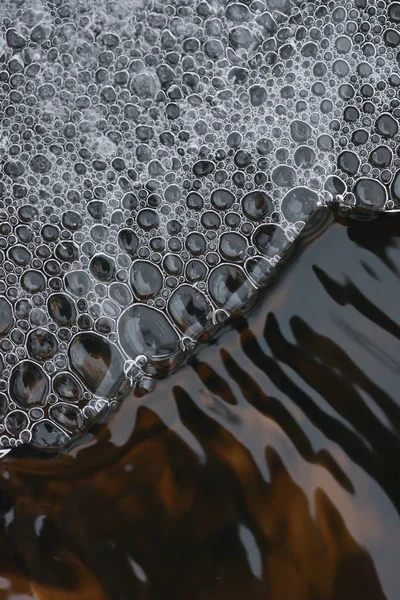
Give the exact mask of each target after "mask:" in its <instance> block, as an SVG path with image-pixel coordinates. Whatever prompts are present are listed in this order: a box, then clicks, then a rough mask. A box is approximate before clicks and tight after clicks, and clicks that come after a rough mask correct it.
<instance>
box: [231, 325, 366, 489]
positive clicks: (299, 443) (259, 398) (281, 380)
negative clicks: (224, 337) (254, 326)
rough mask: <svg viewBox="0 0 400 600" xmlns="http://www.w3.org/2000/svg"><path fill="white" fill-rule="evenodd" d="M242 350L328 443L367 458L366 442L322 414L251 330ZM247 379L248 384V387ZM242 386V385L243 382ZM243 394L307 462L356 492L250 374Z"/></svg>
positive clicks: (236, 369)
mask: <svg viewBox="0 0 400 600" xmlns="http://www.w3.org/2000/svg"><path fill="white" fill-rule="evenodd" d="M241 347H242V351H243V352H244V354H245V355H246V357H247V358H248V359H250V360H251V361H252V363H253V364H254V366H256V367H258V368H259V369H260V371H261V372H262V373H264V374H265V375H266V376H267V377H268V378H269V379H270V380H271V382H272V383H273V384H274V385H275V386H276V387H277V388H278V389H280V390H281V391H282V392H283V393H284V394H285V395H286V396H287V397H288V398H290V401H291V402H293V403H294V404H296V405H297V406H298V407H299V408H300V409H301V410H302V411H304V412H305V414H306V415H307V417H308V418H309V419H310V421H311V422H312V423H313V424H314V426H316V427H317V428H319V429H321V430H322V431H323V432H324V435H326V437H327V438H328V439H332V440H333V441H338V440H340V443H341V445H342V446H343V447H344V448H345V447H346V446H347V452H348V454H349V455H351V453H352V452H353V451H354V450H358V451H359V452H364V453H365V454H366V451H367V449H366V446H365V444H364V443H363V441H362V440H360V438H358V437H357V436H355V435H354V433H352V432H351V430H350V429H349V428H347V427H346V426H345V425H343V424H342V423H340V422H339V421H337V420H336V419H334V418H333V417H330V416H329V415H327V414H326V413H325V412H324V411H323V410H321V409H320V408H319V407H318V406H317V405H316V404H315V403H314V402H313V401H312V400H311V398H310V397H309V396H308V395H307V394H306V393H305V392H304V391H303V390H301V388H299V387H298V386H297V385H296V384H295V383H294V382H293V381H292V380H291V379H290V378H289V377H288V376H287V375H286V374H285V373H284V371H283V370H282V369H281V367H279V364H278V362H277V361H275V360H273V359H272V358H271V357H269V356H267V355H266V354H265V353H264V352H263V350H262V348H261V346H260V344H259V343H258V341H257V338H256V337H255V336H254V334H253V333H252V332H251V330H250V329H245V330H244V332H243V333H242V335H241ZM225 354H226V356H225V358H224V362H225V365H226V368H227V370H228V371H229V373H230V376H231V377H232V379H234V380H235V379H236V378H237V377H238V373H240V372H241V370H240V368H239V366H238V365H237V363H235V364H233V363H234V361H233V360H232V359H230V360H228V358H230V357H229V354H228V353H227V352H225ZM221 355H222V352H221ZM239 379H240V378H239ZM245 379H246V384H245V385H244V381H245ZM238 385H240V383H239V382H238ZM241 392H242V393H243V396H244V397H246V399H247V401H248V402H249V404H251V405H252V406H254V407H255V408H257V410H259V411H260V412H261V413H262V414H264V415H265V416H267V417H269V418H271V419H273V420H274V421H275V422H276V423H277V424H278V425H279V426H280V427H281V428H282V429H283V430H284V431H285V433H286V434H287V435H288V436H289V437H290V440H291V442H292V443H293V444H294V445H295V447H296V448H297V449H298V451H299V453H300V454H301V456H302V457H303V458H304V459H306V460H308V461H309V462H315V463H317V464H321V466H325V467H326V468H327V469H328V470H329V471H330V473H331V475H332V476H333V477H335V478H336V479H337V481H338V482H339V483H340V484H341V485H342V486H343V487H344V488H345V489H346V490H347V491H348V492H350V493H353V492H354V487H353V485H352V483H351V481H350V480H349V478H348V477H347V476H346V474H345V473H344V472H343V470H342V469H341V468H340V467H339V465H338V464H337V463H336V461H335V460H334V459H333V458H332V457H331V456H330V455H329V454H328V453H326V452H325V451H322V452H319V453H314V451H313V450H312V446H311V444H310V442H309V440H308V439H307V437H306V435H305V433H304V432H303V431H302V430H301V428H300V427H299V425H298V424H297V423H296V421H295V419H294V418H293V417H292V416H291V414H290V413H289V412H288V411H287V409H286V408H285V407H284V406H283V405H282V404H281V403H280V402H279V400H277V399H276V398H272V397H267V396H266V395H265V394H264V393H263V392H262V391H261V389H260V388H259V386H257V384H256V383H255V380H251V382H250V377H249V375H248V374H245V376H244V377H243V381H242V385H241ZM334 431H336V435H332V433H333V432H334ZM346 442H347V443H346ZM365 462H366V461H365Z"/></svg>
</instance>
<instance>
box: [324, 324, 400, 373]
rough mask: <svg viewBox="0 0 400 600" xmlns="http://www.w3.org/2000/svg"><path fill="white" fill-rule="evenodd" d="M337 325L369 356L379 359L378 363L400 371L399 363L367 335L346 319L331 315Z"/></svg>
mask: <svg viewBox="0 0 400 600" xmlns="http://www.w3.org/2000/svg"><path fill="white" fill-rule="evenodd" d="M331 318H332V321H333V322H334V323H336V325H337V327H338V328H339V329H340V330H341V331H343V333H345V334H346V335H347V336H348V337H350V338H351V339H352V340H354V341H355V342H356V343H357V344H358V345H359V346H360V347H362V348H363V349H364V350H366V351H367V352H369V353H370V354H371V356H373V357H374V358H376V359H377V360H379V362H380V363H382V364H383V365H385V366H386V367H388V368H389V369H391V370H392V371H396V372H397V371H400V363H399V362H397V361H395V360H394V358H393V357H392V356H390V355H389V354H388V353H387V352H385V351H384V350H383V349H382V348H380V346H379V345H378V344H375V343H374V342H373V341H372V340H371V339H370V338H369V337H367V336H366V335H364V334H363V333H361V332H360V331H358V330H357V329H356V328H355V327H352V325H351V324H350V323H349V322H348V321H344V320H343V319H336V318H335V317H334V316H332V317H331Z"/></svg>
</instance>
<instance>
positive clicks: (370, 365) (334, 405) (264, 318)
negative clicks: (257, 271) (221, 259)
mask: <svg viewBox="0 0 400 600" xmlns="http://www.w3.org/2000/svg"><path fill="white" fill-rule="evenodd" d="M399 305H400V215H395V214H393V215H386V216H383V217H381V218H379V219H376V220H374V221H367V222H361V221H355V220H353V221H351V222H350V221H349V222H346V223H339V222H338V221H336V222H335V223H334V224H333V225H331V226H330V227H329V228H328V229H327V231H326V232H325V233H324V234H323V235H322V236H321V237H320V238H318V239H317V240H315V241H314V242H313V243H311V244H309V245H308V246H307V247H306V248H305V249H304V250H303V252H302V253H301V254H300V256H299V257H298V258H297V259H296V261H295V262H294V263H293V265H292V266H291V267H290V268H289V269H288V270H287V271H286V272H285V274H284V275H283V276H282V277H281V279H280V280H279V282H278V283H277V284H276V285H275V286H274V288H273V289H272V290H271V291H270V293H269V295H268V298H267V300H266V301H265V302H264V303H263V304H262V305H261V306H260V307H259V308H257V309H256V310H254V311H253V312H252V314H251V315H250V316H248V317H247V318H245V317H243V316H242V317H238V318H236V319H235V320H233V321H232V322H231V324H230V325H229V326H228V327H226V328H225V329H224V331H223V332H222V333H221V334H220V335H219V336H218V337H217V339H216V340H215V342H214V343H213V344H211V345H209V346H208V347H205V348H203V349H202V350H201V351H200V352H199V353H198V354H197V355H196V356H195V357H194V358H192V359H191V363H190V364H189V365H188V366H186V367H185V368H183V369H181V370H179V371H177V372H176V373H174V374H173V375H171V376H170V377H169V378H167V379H166V380H164V381H162V382H161V383H159V384H158V386H157V389H156V391H155V392H154V393H152V394H151V395H147V396H145V397H143V398H134V397H132V398H128V399H127V400H126V401H124V402H123V404H122V406H121V409H120V410H119V412H118V413H117V414H116V415H115V416H114V417H113V419H112V420H111V422H109V423H108V424H106V425H103V426H99V427H98V430H97V431H96V432H95V436H94V437H91V438H90V437H88V438H87V441H86V442H85V443H83V444H81V445H79V446H76V447H75V448H72V449H71V450H70V451H69V453H68V454H67V455H64V456H63V457H59V458H57V459H54V460H49V459H38V458H32V457H30V458H29V457H26V456H25V457H19V458H15V457H11V458H9V457H7V458H5V459H3V460H2V461H1V462H0V515H1V516H0V519H1V525H0V557H1V558H0V565H1V567H0V598H4V599H7V600H27V599H30V598H38V599H40V600H61V599H62V600H64V599H72V600H74V599H79V600H103V599H110V600H228V599H229V600H358V599H362V600H383V599H384V598H386V599H388V600H396V599H397V598H399V589H400V569H399V564H400V521H399V515H398V509H399V507H400V481H399V458H400V395H399V387H400V386H399V384H400V373H399V371H400V308H399Z"/></svg>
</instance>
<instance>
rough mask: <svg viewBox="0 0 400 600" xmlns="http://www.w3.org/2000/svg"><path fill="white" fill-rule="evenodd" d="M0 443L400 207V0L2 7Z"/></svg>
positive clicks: (176, 347) (173, 350)
mask: <svg viewBox="0 0 400 600" xmlns="http://www.w3.org/2000/svg"><path fill="white" fill-rule="evenodd" d="M0 22H1V29H0V61H1V62H0V94H1V119H2V121H1V130H0V131H1V137H0V147H1V172H0V259H1V267H0V416H1V421H0V423H1V424H0V447H3V448H10V447H13V446H16V445H20V444H23V443H25V444H31V445H33V446H34V447H36V448H39V449H51V450H57V449H60V448H63V447H64V446H65V445H66V444H67V443H69V442H70V440H71V439H72V438H74V437H75V436H76V435H77V434H78V433H79V432H82V431H83V430H85V428H87V427H88V425H90V423H91V422H93V419H94V418H96V416H99V415H103V414H108V413H109V412H110V411H112V410H113V409H115V408H116V406H117V403H118V400H119V399H120V398H122V397H123V395H124V394H126V393H127V392H128V391H129V390H131V389H132V388H133V387H134V386H139V387H140V388H141V389H142V390H143V391H150V390H151V389H152V387H153V386H154V377H153V376H154V375H156V374H157V373H158V372H165V370H166V369H168V367H169V366H170V365H171V364H172V363H173V362H174V361H177V360H178V357H179V356H181V355H182V353H185V352H187V351H188V350H189V349H192V348H193V347H194V346H195V344H196V341H197V340H198V339H199V338H200V337H201V336H202V335H203V334H204V333H205V332H206V331H208V330H209V329H210V328H211V327H212V326H213V325H216V324H218V323H221V322H223V320H224V319H225V318H227V317H228V316H229V315H230V314H231V313H232V312H234V311H236V310H238V309H240V308H241V307H243V305H246V303H247V302H248V301H249V299H250V298H251V297H252V296H253V294H254V292H255V291H256V290H257V288H259V287H261V286H263V285H264V284H265V282H266V281H267V280H268V275H269V273H270V271H271V269H272V268H273V267H274V266H275V265H276V264H277V263H278V261H279V260H280V259H281V257H282V256H283V255H284V253H285V251H286V250H287V249H288V247H289V246H290V244H291V243H292V242H293V240H294V239H295V238H296V237H297V236H298V235H299V233H300V232H301V231H302V229H303V227H304V226H305V224H306V223H307V221H308V219H309V218H310V216H311V215H312V214H313V213H314V211H315V210H316V209H317V208H318V207H320V206H323V205H327V204H330V203H332V202H339V203H341V204H343V205H345V206H349V207H352V206H356V207H359V208H361V209H364V210H385V209H393V208H396V207H397V206H398V204H400V159H399V156H398V141H399V132H398V126H399V117H400V101H399V99H398V98H399V89H400V74H399V62H398V61H399V59H400V55H399V45H400V3H399V2H391V3H389V2H386V1H383V0H377V1H375V0H351V1H348V2H343V0H340V1H334V0H332V1H331V2H322V1H319V0H317V1H315V2H300V1H297V0H242V1H238V0H234V1H229V0H96V1H94V0H46V1H45V0H2V2H1V4H0Z"/></svg>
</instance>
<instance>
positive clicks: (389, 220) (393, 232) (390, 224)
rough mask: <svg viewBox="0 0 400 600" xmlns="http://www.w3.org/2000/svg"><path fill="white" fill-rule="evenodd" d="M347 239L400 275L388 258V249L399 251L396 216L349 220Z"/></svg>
mask: <svg viewBox="0 0 400 600" xmlns="http://www.w3.org/2000/svg"><path fill="white" fill-rule="evenodd" d="M348 224H349V225H350V226H349V228H348V236H349V239H350V240H352V241H353V242H355V243H356V244H357V245H358V246H360V247H361V248H363V249H365V250H369V252H372V253H373V254H375V255H376V256H377V257H378V258H380V259H381V260H382V262H383V263H384V264H385V265H386V266H387V267H388V269H390V271H392V273H394V274H395V275H400V268H399V266H398V264H397V263H396V262H393V261H392V260H391V259H390V258H389V256H388V250H389V249H391V248H392V249H396V250H398V249H399V238H400V235H399V219H398V215H395V214H393V215H391V214H390V213H388V214H386V215H382V216H380V217H378V218H374V219H371V220H370V221H357V219H350V220H349V223H348Z"/></svg>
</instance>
